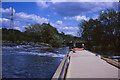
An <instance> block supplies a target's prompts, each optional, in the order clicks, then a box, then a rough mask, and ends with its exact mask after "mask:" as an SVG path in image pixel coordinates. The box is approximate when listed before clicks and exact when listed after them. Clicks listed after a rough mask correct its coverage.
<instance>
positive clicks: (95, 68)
mask: <svg viewBox="0 0 120 80" xmlns="http://www.w3.org/2000/svg"><path fill="white" fill-rule="evenodd" d="M70 55H71V59H70V64H69V67H68V72H67V76H66V78H118V68H116V67H114V66H112V65H110V64H108V63H107V62H106V61H104V60H102V59H101V58H100V57H98V56H95V54H93V53H91V52H89V51H86V50H84V51H76V53H73V52H71V54H70Z"/></svg>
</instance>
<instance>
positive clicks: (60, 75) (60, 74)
mask: <svg viewBox="0 0 120 80" xmlns="http://www.w3.org/2000/svg"><path fill="white" fill-rule="evenodd" d="M69 53H70V52H69V51H68V52H67V54H66V55H65V57H64V58H63V60H62V62H61V63H60V65H59V66H58V68H57V70H56V72H55V74H54V75H53V77H52V80H54V79H55V80H56V78H57V79H58V80H64V78H65V75H66V72H67V67H68V64H69V63H68V60H69Z"/></svg>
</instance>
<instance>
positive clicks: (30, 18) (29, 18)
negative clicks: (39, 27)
mask: <svg viewBox="0 0 120 80" xmlns="http://www.w3.org/2000/svg"><path fill="white" fill-rule="evenodd" d="M14 18H15V20H18V21H24V22H26V23H32V24H34V23H40V24H41V23H48V21H49V19H47V18H44V17H40V16H37V15H35V14H30V15H29V14H26V13H24V12H20V13H16V14H15V16H14Z"/></svg>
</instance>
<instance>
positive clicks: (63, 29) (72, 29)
mask: <svg viewBox="0 0 120 80" xmlns="http://www.w3.org/2000/svg"><path fill="white" fill-rule="evenodd" d="M59 29H60V31H61V32H64V33H65V34H69V35H74V36H77V31H78V30H79V27H74V26H73V27H60V28H59Z"/></svg>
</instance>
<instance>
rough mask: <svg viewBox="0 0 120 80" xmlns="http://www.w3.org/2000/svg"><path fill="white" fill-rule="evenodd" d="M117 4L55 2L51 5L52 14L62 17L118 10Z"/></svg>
mask: <svg viewBox="0 0 120 80" xmlns="http://www.w3.org/2000/svg"><path fill="white" fill-rule="evenodd" d="M115 4H116V5H117V2H116V3H115V2H56V3H54V4H52V5H51V8H52V10H53V11H54V12H56V13H58V14H60V15H61V16H64V17H73V16H78V15H85V14H88V13H93V12H96V11H99V10H104V9H106V8H107V9H112V8H118V7H117V6H115Z"/></svg>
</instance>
